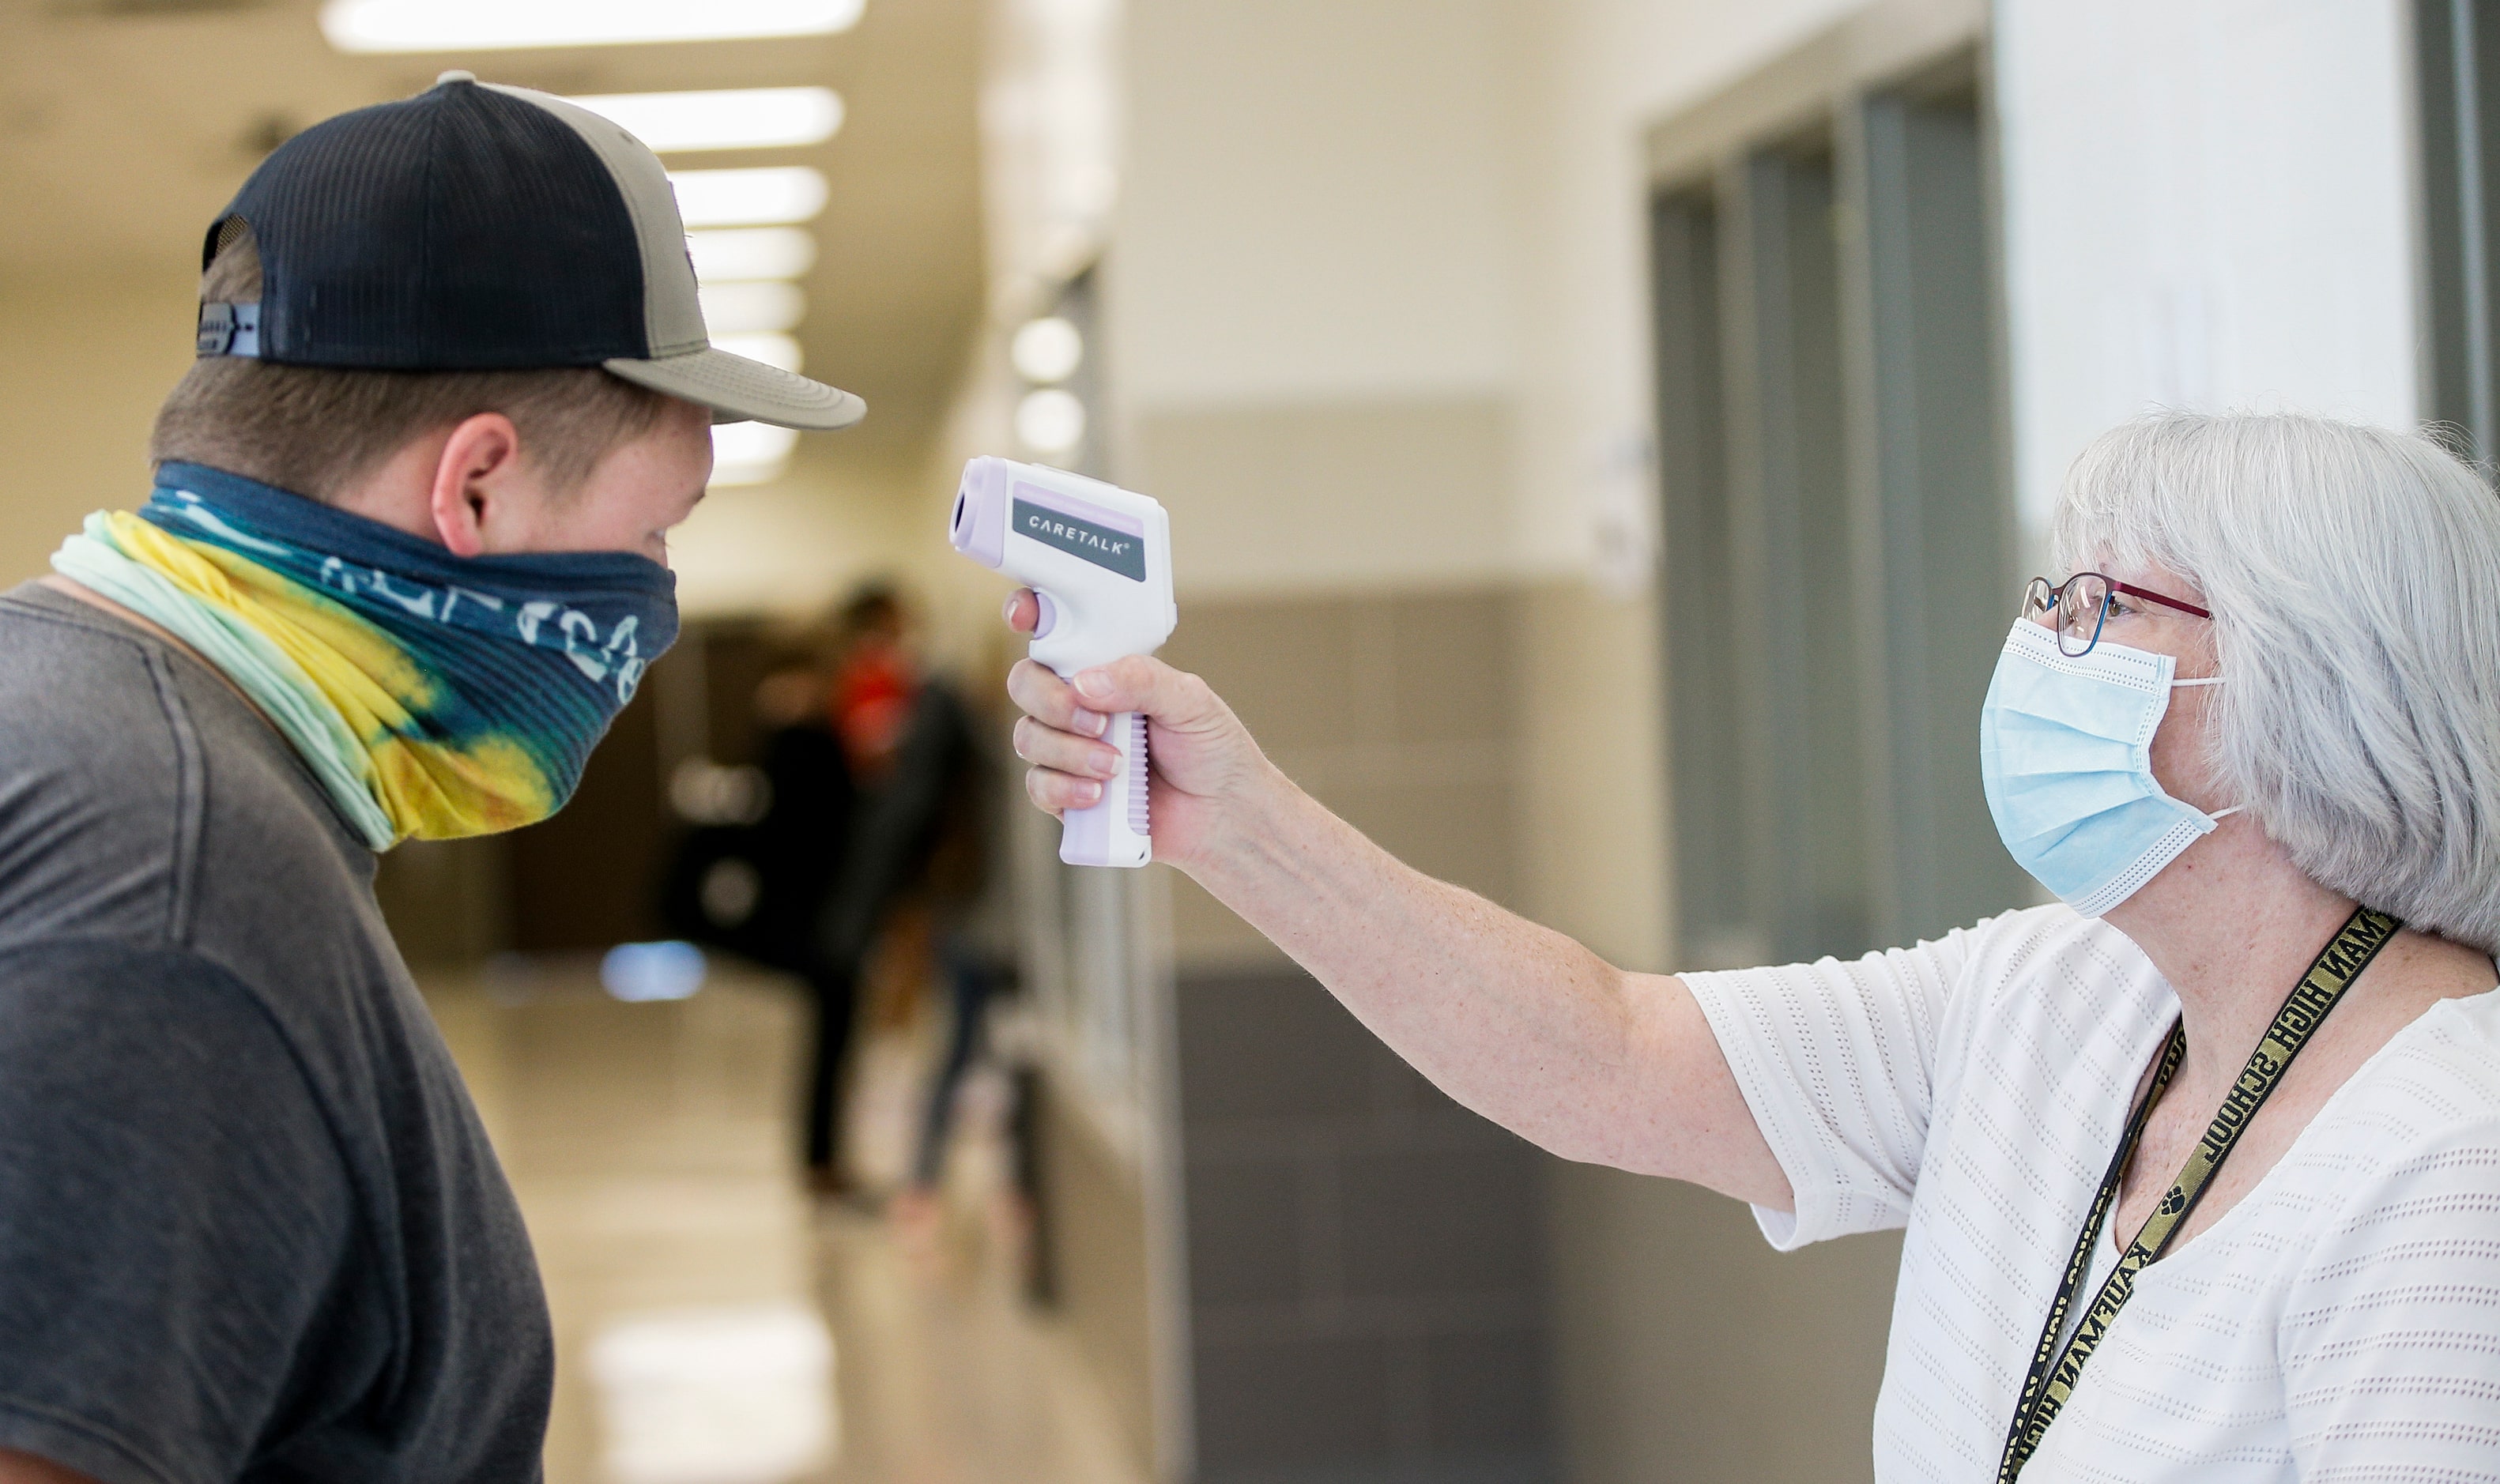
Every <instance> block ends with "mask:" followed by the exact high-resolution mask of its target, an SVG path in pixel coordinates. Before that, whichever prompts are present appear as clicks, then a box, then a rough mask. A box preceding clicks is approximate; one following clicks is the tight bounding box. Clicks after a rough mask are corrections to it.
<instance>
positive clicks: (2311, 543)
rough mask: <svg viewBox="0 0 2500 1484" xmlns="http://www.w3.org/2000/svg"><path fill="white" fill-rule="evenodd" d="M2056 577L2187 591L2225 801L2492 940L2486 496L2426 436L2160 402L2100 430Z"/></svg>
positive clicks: (2396, 908)
mask: <svg viewBox="0 0 2500 1484" xmlns="http://www.w3.org/2000/svg"><path fill="white" fill-rule="evenodd" d="M2051 545H2052V555H2053V558H2054V559H2055V560H2056V563H2057V564H2058V571H2059V573H2060V574H2061V575H2062V574H2064V573H2069V572H2074V571H2077V570H2084V569H2092V568H2099V567H2106V566H2112V565H2123V564H2129V563H2136V562H2144V563H2151V564H2154V565H2158V566H2161V567H2165V568H2168V569H2170V570H2171V571H2173V572H2176V573H2178V574H2180V575H2181V576H2183V577H2187V578H2188V579H2190V580H2192V581H2194V582H2195V583H2196V584H2197V585H2198V586H2199V587H2200V588H2201V589H2203V591H2204V594H2205V599H2206V604H2207V606H2208V607H2210V608H2211V609H2212V610H2214V639H2215V644H2216V650H2215V654H2216V658H2217V659H2218V661H2219V662H2220V673H2221V674H2222V675H2223V676H2225V677H2226V678H2227V679H2228V681H2229V683H2228V684H2225V685H2223V686H2221V687H2220V688H2219V692H2218V693H2217V702H2218V704H2219V706H2220V710H2219V711H2218V712H2217V713H2216V716H2217V725H2216V729H2215V730H2216V737H2215V741H2214V756H2213V759H2212V761H2213V763H2214V766H2215V768H2216V777H2217V780H2218V782H2219V783H2220V787H2221V790H2222V792H2223V794H2224V796H2225V797H2227V798H2229V799H2230V800H2231V801H2232V802H2234V803H2239V804H2243V805H2245V806H2246V807H2247V808H2248V810H2249V812H2250V813H2252V814H2253V815H2255V816H2256V818H2257V820H2258V821H2259V822H2260V823H2261V824H2262V825H2263V826H2264V828H2265V831H2266V833H2267V834H2268V835H2269V836H2271V837H2272V838H2273V839H2275V840H2277V841H2281V842H2282V843H2283V844H2284V845H2285V846H2286V847H2287V848H2288V849H2289V850H2290V852H2291V857H2292V860H2293V861H2294V862H2295V863H2296V864H2297V865H2299V867H2300V868H2301V870H2303V871H2305V872H2307V873H2308V874H2310V876H2311V877H2312V878H2314V879H2315V880H2317V881H2318V882H2319V884H2320V885H2322V886H2325V887H2327V888H2329V889H2331V890H2333V891H2336V892H2340V893H2342V894H2343V895H2345V896H2347V897H2350V898H2352V900H2354V901H2356V902H2359V903H2361V904H2363V905H2365V906H2368V907H2377V908H2379V909H2380V910H2382V911H2385V912H2391V913H2393V914H2395V915H2396V916H2398V917H2401V918H2403V919H2404V920H2405V921H2406V922H2407V923H2409V924H2410V925H2412V926H2414V927H2417V928H2419V929H2421V930H2423V931H2425V932H2433V933H2438V934H2441V935H2443V936H2445V937H2448V938H2451V939H2453V940H2457V941H2459V942H2464V943H2470V944H2472V945H2474V946H2475V947H2478V948H2481V949H2483V950H2484V952H2491V951H2494V950H2495V949H2500V499H2495V498H2494V496H2493V494H2492V491H2491V488H2490V486H2489V485H2487V484H2486V483H2484V479H2483V478H2482V477H2481V476H2479V475H2478V474H2477V473H2476V472H2475V471H2474V470H2473V469H2471V468H2469V467H2468V466H2467V465H2466V464H2464V463H2463V462H2461V461H2460V460H2459V459H2458V458H2457V457H2456V456H2455V455H2454V454H2452V453H2451V452H2450V451H2449V450H2448V449H2447V448H2445V447H2442V446H2441V445H2439V444H2437V443H2435V442H2433V441H2432V440H2431V439H2430V438H2427V437H2423V436H2421V435H2418V434H2406V433H2398V432H2393V431H2390V430H2388V429H2385V428H2376V427H2368V426H2364V425H2361V424H2357V423H2349V422H2339V421H2335V420H2332V419H2329V418H2324V417H2315V416H2303V415H2298V414H2291V413H2267V414H2257V413H2227V414H2220V415H2205V414H2197V413H2187V412H2165V413H2160V414H2157V415H2154V416H2149V417H2145V418H2142V419H2139V420H2137V421H2135V422H2130V423H2127V424H2125V425H2123V426H2122V427H2119V428H2115V429H2112V430H2111V431H2110V432H2107V433H2104V434H2102V435H2101V436H2100V437H2099V438H2098V439H2096V440H2094V441H2093V443H2092V445H2091V446H2090V447H2089V448H2086V449H2085V450H2084V452H2083V454H2082V456H2081V457H2079V458H2077V459H2076V460H2075V464H2074V467H2073V469H2072V470H2071V471H2069V472H2068V474H2067V477H2066V489H2065V495H2064V498H2063V499H2062V500H2060V501H2059V502H2058V506H2057V514H2056V525H2055V528H2054V530H2053V532H2052V537H2051Z"/></svg>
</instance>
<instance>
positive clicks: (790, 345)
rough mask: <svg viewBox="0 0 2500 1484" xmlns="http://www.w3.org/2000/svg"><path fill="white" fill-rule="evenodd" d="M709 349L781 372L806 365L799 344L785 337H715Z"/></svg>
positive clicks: (794, 369) (725, 424)
mask: <svg viewBox="0 0 2500 1484" xmlns="http://www.w3.org/2000/svg"><path fill="white" fill-rule="evenodd" d="M711 347H712V348H713V349H715V350H726V351H728V352H729V353H730V354H732V355H742V356H744V357H746V358H747V359H748V360H750V361H762V362H763V363H764V364H765V365H767V366H776V367H779V368H780V369H781V370H783V371H789V372H796V371H800V370H803V369H804V368H805V367H806V364H807V363H806V357H805V356H803V355H801V354H800V352H799V343H798V342H797V341H795V340H793V339H791V338H790V337H789V336H787V335H715V336H713V337H712V338H711ZM722 426H724V427H727V426H729V424H727V423H724V424H722Z"/></svg>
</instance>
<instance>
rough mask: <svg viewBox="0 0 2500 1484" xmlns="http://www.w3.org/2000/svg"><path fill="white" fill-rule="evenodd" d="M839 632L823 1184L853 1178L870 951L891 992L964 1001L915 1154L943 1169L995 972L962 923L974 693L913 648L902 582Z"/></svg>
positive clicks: (821, 930) (811, 1106)
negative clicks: (855, 1044)
mask: <svg viewBox="0 0 2500 1484" xmlns="http://www.w3.org/2000/svg"><path fill="white" fill-rule="evenodd" d="M835 632H836V635H837V641H836V644H835V656H836V657H835V664H834V672H833V678H832V683H831V685H830V687H829V690H828V694H827V696H826V702H825V705H826V716H827V719H828V721H829V723H830V725H831V728H832V731H833V734H834V737H835V738H836V740H837V741H838V742H839V745H840V751H841V755H842V758H843V760H844V763H845V765H846V767H847V770H848V773H849V776H850V778H851V780H852V784H853V789H854V794H853V800H854V802H853V807H852V809H851V814H850V827H849V830H848V832H847V836H846V838H845V839H844V840H843V841H841V861H840V867H839V871H838V873H837V874H836V875H835V876H834V878H833V882H832V886H831V890H830V891H829V892H828V894H827V895H826V897H825V900H824V903H823V906H822V907H821V909H820V912H819V915H818V918H817V922H816V933H817V943H818V949H819V960H820V963H821V966H822V968H821V971H820V973H819V976H817V977H815V978H814V979H812V980H811V982H812V983H813V984H814V987H815V990H816V1031H815V1047H814V1065H813V1070H812V1072H811V1073H810V1076H809V1078H808V1094H807V1105H806V1129H805V1144H806V1160H807V1166H808V1170H809V1171H810V1179H811V1182H812V1183H813V1184H814V1186H815V1188H816V1189H817V1190H819V1191H820V1192H823V1193H826V1194H832V1195H846V1194H848V1193H850V1191H851V1190H852V1188H853V1185H852V1181H851V1179H850V1177H849V1175H848V1174H847V1172H846V1171H844V1170H843V1168H842V1164H841V1159H842V1139H841V1111H842V1108H841V1105H842V1099H843V1096H844V1090H843V1085H842V1084H843V1072H844V1065H845V1062H846V1060H847V1059H848V1052H849V1048H850V1043H851V1040H852V1038H853V1034H854V1028H855V1025H856V1022H857V1019H858V1006H857V1005H856V1001H857V998H858V986H859V984H860V983H861V982H862V979H863V973H864V971H865V969H866V967H867V966H868V964H869V963H870V961H871V958H872V955H874V956H875V957H876V958H877V959H879V960H880V961H881V962H882V963H883V965H884V967H885V968H886V970H887V974H886V982H887V983H888V984H889V985H891V986H893V990H892V992H894V993H898V994H901V993H911V992H916V991H917V990H918V989H920V988H921V987H922V986H925V985H926V984H928V983H929V982H931V981H932V980H935V979H938V978H943V979H944V981H945V982H946V984H947V986H948V990H949V998H950V1000H951V1002H952V1004H953V1006H954V1009H955V1022H956V1023H955V1030H954V1033H953V1036H952V1039H951V1042H950V1045H949V1047H948V1050H947V1052H946V1054H945V1057H944V1059H943V1062H942V1063H941V1066H940V1069H939V1072H938V1079H937V1080H938V1087H937V1089H936V1091H935V1093H934V1094H933V1099H934V1100H935V1101H934V1102H933V1105H932V1112H931V1114H930V1116H929V1117H928V1118H927V1119H926V1120H924V1133H923V1137H922V1139H921V1150H920V1153H919V1154H918V1156H917V1157H916V1159H915V1169H920V1168H927V1169H929V1170H931V1171H932V1174H933V1177H934V1161H935V1159H936V1153H935V1151H934V1144H935V1141H936V1140H938V1139H941V1138H942V1137H943V1133H944V1128H943V1121H944V1115H943V1113H942V1111H940V1110H939V1105H941V1104H942V1105H951V1100H952V1096H953V1091H954V1087H955V1085H956V1083H957V1082H958V1081H959V1080H960V1078H961V1076H962V1074H963V1072H964V1070H965V1068H966V1067H967V1066H969V1064H970V1059H971V1054H972V1043H973V1038H974V1037H976V1036H977V1034H978V1030H979V1025H980V1020H981V1012H982V1007H983V1006H984V1005H985V1004H986V1003H987V1000H988V995H989V986H990V983H991V975H990V973H989V971H988V967H987V966H986V964H984V963H983V962H981V961H980V960H979V959H978V958H977V957H976V956H975V954H974V952H973V950H972V948H971V946H970V942H969V940H968V939H967V937H966V934H965V931H964V923H963V918H964V914H965V912H966V911H967V909H968V908H969V907H970V904H971V903H972V902H973V901H974V900H975V899H976V898H977V897H978V896H979V894H980V889H981V884H982V878H983V859H982V857H983V851H982V837H981V799H982V789H981V775H982V762H981V756H980V751H979V748H978V746H977V744H976V743H975V742H974V740H973V735H972V729H971V724H970V717H969V714H968V713H967V711H966V709H965V706H964V702H963V699H962V697H961V696H960V695H959V694H958V693H957V692H956V690H955V688H954V687H953V686H952V685H950V684H948V683H947V682H946V681H945V679H944V678H942V677H941V676H934V675H931V674H928V673H927V672H926V670H925V669H924V668H923V667H922V665H921V664H920V662H919V660H918V658H917V657H916V655H915V654H914V653H913V652H912V648H911V644H910V621H909V612H908V610H907V609H906V608H905V604H904V602H903V600H902V598H901V597H900V595H898V594H897V593H896V592H895V591H894V590H893V589H892V588H890V587H887V586H885V585H884V584H882V583H872V584H870V585H868V586H866V587H863V588H862V589H861V590H860V591H859V592H857V593H856V594H854V595H853V596H852V597H851V598H850V599H849V600H848V601H847V602H845V603H844V605H843V606H842V610H841V612H840V616H839V620H838V621H837V623H836V625H835ZM909 1008H910V1007H909V1006H888V1007H886V1012H887V1013H888V1015H889V1016H893V1015H897V1014H903V1013H907V1012H908V1010H909ZM914 1183H915V1184H918V1183H922V1182H920V1181H919V1180H918V1179H916V1178H915V1181H914Z"/></svg>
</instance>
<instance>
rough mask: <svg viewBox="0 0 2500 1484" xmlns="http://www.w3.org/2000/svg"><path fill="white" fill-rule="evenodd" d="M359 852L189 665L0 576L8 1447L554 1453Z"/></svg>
mask: <svg viewBox="0 0 2500 1484" xmlns="http://www.w3.org/2000/svg"><path fill="white" fill-rule="evenodd" d="M373 874H374V856H373V854H372V852H371V851H370V850H368V849H367V848H366V847H365V846H364V845H363V844H362V843H360V842H359V841H357V840H356V839H355V838H354V837H353V836H351V835H350V834H349V833H348V831H347V828H346V826H345V823H344V822H343V821H342V820H341V819H340V818H339V817H338V815H337V814H336V812H335V811H334V810H333V809H332V808H331V806H330V804H329V802H328V800H327V798H326V797H325V796H324V795H323V793H322V792H321V789H320V787H319V785H318V784H317V783H316V782H314V780H313V776H312V775H311V774H310V773H309V772H307V771H306V769H305V767H304V765H303V764H302V762H301V761H300V760H299V759H298V758H297V757H296V755H295V753H294V752H293V750H292V749H291V748H289V747H288V746H287V744H286V743H285V742H283V741H282V740H280V737H279V736H278V734H277V733H276V732H274V731H273V730H271V728H270V727H269V725H268V724H267V723H266V722H264V721H262V720H261V719H260V717H259V716H258V715H257V714H255V713H254V712H253V711H252V709H250V708H249V707H248V706H247V705H246V704H245V703H244V701H243V700H242V699H241V698H240V697H239V696H237V695H236V694H235V693H234V692H233V691H232V690H230V689H229V688H228V687H227V686H226V685H225V683H224V682H223V681H222V680H221V679H220V678H219V677H218V676H216V675H215V674H214V673H213V672H212V671H210V670H209V669H208V668H206V667H205V666H204V665H203V664H202V663H201V662H200V661H199V660H197V659H195V658H193V657H192V656H191V655H189V654H188V653H186V652H185V651H182V650H180V649H177V648H175V647H174V646H172V645H170V644H167V643H163V642H161V641H159V640H157V639H155V638H154V637H152V636H150V635H148V634H146V633H144V632H142V631H140V630H138V629H136V628H134V627H132V626H130V625H128V624H126V623H123V622H122V621H120V620H118V619H116V618H115V617H113V616H111V615H109V614H106V613H103V612H100V611H98V610H95V609H93V608H91V607H89V606H87V605H85V604H82V603H80V602H78V601H77V600H76V599H73V598H70V597H67V596H65V595H63V594H60V593H56V592H52V591H50V590H49V589H45V588H41V587H37V586H33V585H28V586H24V587H19V588H16V589H15V590H14V591H11V592H8V593H6V594H0V1447H6V1448H17V1449H22V1450H24V1451H26V1452H29V1453H35V1454H39V1455H42V1456H45V1457H48V1458H50V1459H53V1460H55V1461H57V1462H59V1463H61V1464H64V1465H66V1466H68V1467H70V1468H76V1469H79V1470H81V1471H82V1472H85V1473H88V1474H92V1475H94V1476H95V1477H96V1478H98V1479H101V1480H104V1481H106V1484H211V1481H218V1480H266V1481H276V1480H281V1479H283V1480H287V1481H313V1480H356V1481H359V1484H382V1481H392V1480H409V1481H412V1484H413V1481H424V1484H451V1481H460V1480H530V1479H536V1478H538V1477H539V1472H540V1468H539V1451H540V1446H541V1442H542V1439H543V1435H544V1433H545V1427H546V1415H547V1399H548V1393H549V1389H550V1386H551V1384H552V1379H553V1374H554V1362H553V1345H552V1342H551V1339H550V1337H549V1334H548V1326H547V1317H546V1304H545V1300H544V1298H543V1295H542V1293H541V1291H540V1288H539V1278H538V1270H537V1266H536V1264H535V1262H534V1261H533V1260H532V1257H531V1254H530V1244H529V1237H528V1234H527V1233H526V1232H525V1231H524V1230H523V1229H522V1226H521V1217H520V1211H519V1209H518V1207H517V1206H516V1205H515V1204H514V1203H513V1200H512V1195H511V1191H510V1187H508V1186H507V1185H506V1184H505V1181H504V1175H503V1171H502V1169H501V1168H500V1167H499V1166H498V1165H497V1164H496V1162H495V1155H494V1151H493V1150H492V1149H490V1148H489V1147H488V1146H487V1142H486V1136H485V1132H484V1130H483V1129H482V1128H481V1127H480V1125H479V1124H478V1121H477V1112H476V1109H475V1108H474V1107H472V1105H470V1102H469V1096H468V1092H467V1090H466V1089H465V1088H464V1087H463V1086H462V1084H461V1080H460V1074H459V1072H458V1071H457V1070H456V1069H455V1068H454V1067H453V1065H452V1062H451V1057H450V1054H449V1053H448V1052H447V1051H446V1050H445V1049H444V1044H443V1039H442V1037H441V1036H440V1034H438V1033H437V1031H436V1029H435V1027H434V1023H433V1021H432V1020H431V1019H430V1018H429V1017H428V1015H427V1013H426V1010H425V1006H424V1004H423V1003H422V1002H421V1001H420V1000H419V999H418V997H417V993H416V988H415V985H414V984H413V983H412V982H411V980H410V978H409V973H408V970H407V968H406V967H405V966H404V965H403V964H402V963H401V962H400V957H399V953H398V951H397V949H395V948H394V947H393V946H392V943H391V939H390V934H389V932H388V931H387V930H386V929H385V928H384V927H383V925H382V920H381V915H380V912H379V911H378V909H377V907H375V904H374V895H373Z"/></svg>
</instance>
